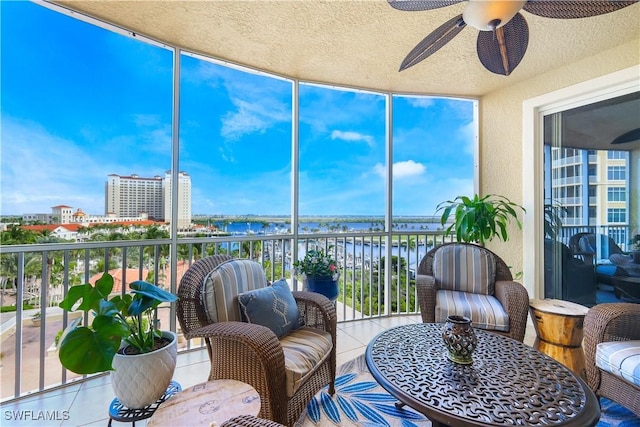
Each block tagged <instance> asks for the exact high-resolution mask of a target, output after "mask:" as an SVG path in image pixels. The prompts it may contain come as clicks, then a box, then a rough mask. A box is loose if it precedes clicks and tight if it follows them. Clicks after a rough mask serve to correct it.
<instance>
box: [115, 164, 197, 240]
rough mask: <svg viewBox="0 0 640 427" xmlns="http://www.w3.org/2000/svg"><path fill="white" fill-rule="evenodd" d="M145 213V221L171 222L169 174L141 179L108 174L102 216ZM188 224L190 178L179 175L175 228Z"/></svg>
mask: <svg viewBox="0 0 640 427" xmlns="http://www.w3.org/2000/svg"><path fill="white" fill-rule="evenodd" d="M144 213H146V214H147V216H148V217H149V219H152V220H155V221H165V222H171V174H170V172H166V173H165V175H164V177H162V176H159V175H156V176H154V177H153V178H141V177H140V176H138V175H136V174H133V175H130V176H121V175H116V174H111V175H108V176H107V182H106V183H105V215H109V214H114V215H115V216H117V217H136V216H139V215H141V214H144ZM189 224H191V177H190V176H189V175H188V174H187V173H185V172H180V173H179V189H178V228H186V227H188V226H189Z"/></svg>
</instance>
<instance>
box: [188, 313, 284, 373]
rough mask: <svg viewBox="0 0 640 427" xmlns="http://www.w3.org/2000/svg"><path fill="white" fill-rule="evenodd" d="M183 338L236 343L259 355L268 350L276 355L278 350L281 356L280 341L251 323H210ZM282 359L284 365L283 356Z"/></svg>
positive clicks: (263, 328) (268, 330) (274, 335)
mask: <svg viewBox="0 0 640 427" xmlns="http://www.w3.org/2000/svg"><path fill="white" fill-rule="evenodd" d="M185 338H187V339H192V338H212V339H220V340H224V339H228V340H233V341H238V342H239V343H241V344H243V345H246V346H248V347H250V348H252V349H255V351H256V353H260V352H261V351H260V350H263V349H268V350H270V351H269V353H278V350H280V354H281V355H283V353H282V349H281V347H280V341H278V337H277V336H276V334H274V333H273V331H272V330H271V329H269V328H267V327H266V326H262V325H256V324H253V323H245V322H217V323H211V324H209V325H207V326H204V327H202V328H199V329H195V330H193V331H191V332H190V333H189V334H185ZM282 357H283V363H284V356H282Z"/></svg>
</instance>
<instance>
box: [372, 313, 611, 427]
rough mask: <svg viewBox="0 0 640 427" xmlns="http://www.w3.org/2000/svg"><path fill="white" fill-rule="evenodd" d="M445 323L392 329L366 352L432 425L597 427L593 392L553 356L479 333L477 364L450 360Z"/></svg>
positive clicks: (385, 380)
mask: <svg viewBox="0 0 640 427" xmlns="http://www.w3.org/2000/svg"><path fill="white" fill-rule="evenodd" d="M442 328H443V325H442V324H438V323H419V324H412V325H403V326H398V327H395V328H391V329H389V330H387V331H385V332H383V333H381V334H379V335H378V336H377V337H376V338H374V339H373V340H372V341H371V343H369V345H368V346H367V351H366V353H365V355H366V360H367V365H368V367H369V370H370V371H371V374H372V375H373V377H374V378H375V379H376V380H377V381H378V382H379V383H380V385H381V386H382V387H384V388H385V389H386V390H387V391H388V392H389V393H390V394H391V395H393V396H394V397H396V398H397V399H398V400H399V401H400V402H401V403H403V404H406V405H409V406H410V407H412V408H413V409H415V410H417V411H420V412H422V413H423V414H424V415H425V416H427V417H428V418H429V419H430V420H431V421H432V422H433V425H434V427H438V426H442V425H452V426H456V427H468V426H508V425H509V426H512V425H519V426H533V425H536V426H539V425H545V426H554V425H556V426H563V427H565V426H566V427H571V426H573V427H593V426H595V425H596V424H597V422H598V420H599V418H600V408H599V404H598V401H597V399H596V397H595V395H594V394H593V392H592V391H591V390H590V389H589V388H588V387H587V385H586V384H585V383H584V382H583V381H582V380H581V379H580V378H579V377H578V376H576V375H575V374H574V373H573V372H571V371H570V370H569V369H567V368H566V367H565V366H563V365H562V364H560V363H559V362H557V361H556V360H554V359H552V358H551V357H549V356H547V355H545V354H543V353H541V352H539V351H537V350H535V349H533V348H531V347H529V346H527V345H525V344H523V343H521V342H519V341H516V340H513V339H511V338H507V337H505V336H502V335H498V334H492V333H490V332H486V331H483V330H480V329H476V330H475V332H476V335H477V338H478V346H477V348H476V350H475V351H474V353H473V363H472V364H470V365H460V364H456V363H454V362H452V361H450V360H449V359H448V358H447V356H446V354H445V353H446V349H445V347H444V343H443V340H442Z"/></svg>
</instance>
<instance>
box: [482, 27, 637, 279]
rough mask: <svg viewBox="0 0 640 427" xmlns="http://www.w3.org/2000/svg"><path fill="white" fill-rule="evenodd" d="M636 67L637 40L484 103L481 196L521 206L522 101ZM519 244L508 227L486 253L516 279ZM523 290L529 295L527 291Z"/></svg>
mask: <svg viewBox="0 0 640 427" xmlns="http://www.w3.org/2000/svg"><path fill="white" fill-rule="evenodd" d="M637 64H640V39H637V40H634V41H632V42H630V43H627V44H624V45H620V46H618V47H616V48H614V49H611V50H607V51H603V52H601V53H600V54H598V55H595V56H592V57H590V58H587V59H585V60H582V61H580V62H576V63H574V64H571V65H569V66H566V67H562V68H558V69H556V70H554V71H552V72H549V73H545V74H542V75H540V76H537V77H535V78H532V79H530V80H527V81H525V82H523V83H519V84H516V85H514V86H511V87H509V88H506V89H503V90H500V91H496V92H493V93H490V94H488V95H486V96H484V97H482V98H481V99H480V192H481V194H490V193H494V194H501V195H504V196H506V197H508V198H509V199H511V200H512V201H514V202H517V203H520V204H522V203H523V200H524V197H523V196H524V195H523V192H522V103H523V101H525V100H526V99H529V98H533V97H537V96H540V95H544V94H546V93H549V92H553V91H555V90H558V89H562V88H565V87H568V86H571V85H574V84H577V83H581V82H584V81H586V80H590V79H593V78H596V77H599V76H603V75H606V74H609V73H612V72H615V71H618V70H621V69H624V68H628V67H631V66H634V65H637ZM516 72H517V70H516ZM505 78H507V79H508V78H509V77H505ZM540 179H542V177H540ZM527 215H530V213H527ZM523 244H524V242H523V239H522V232H521V231H519V230H518V229H517V228H516V227H515V225H512V226H511V229H510V240H509V241H508V242H506V243H502V242H501V241H494V242H492V243H491V244H489V245H488V247H489V248H490V249H492V250H493V251H495V252H496V253H497V254H499V255H500V256H501V257H502V258H503V259H504V260H505V262H506V263H507V264H508V265H509V266H512V271H513V272H514V274H516V273H518V272H521V271H522V265H523V255H522V253H523ZM527 287H528V288H529V289H530V290H531V286H527Z"/></svg>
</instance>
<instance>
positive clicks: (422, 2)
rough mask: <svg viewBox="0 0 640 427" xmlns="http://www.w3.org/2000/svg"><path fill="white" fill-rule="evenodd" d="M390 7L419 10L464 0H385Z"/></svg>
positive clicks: (449, 4)
mask: <svg viewBox="0 0 640 427" xmlns="http://www.w3.org/2000/svg"><path fill="white" fill-rule="evenodd" d="M387 1H388V2H389V4H390V5H391V7H393V8H394V9H398V10H407V11H419V10H431V9H438V8H441V7H445V6H451V5H452V4H456V3H461V2H463V1H466V0H387Z"/></svg>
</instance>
